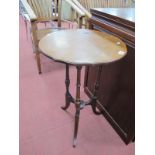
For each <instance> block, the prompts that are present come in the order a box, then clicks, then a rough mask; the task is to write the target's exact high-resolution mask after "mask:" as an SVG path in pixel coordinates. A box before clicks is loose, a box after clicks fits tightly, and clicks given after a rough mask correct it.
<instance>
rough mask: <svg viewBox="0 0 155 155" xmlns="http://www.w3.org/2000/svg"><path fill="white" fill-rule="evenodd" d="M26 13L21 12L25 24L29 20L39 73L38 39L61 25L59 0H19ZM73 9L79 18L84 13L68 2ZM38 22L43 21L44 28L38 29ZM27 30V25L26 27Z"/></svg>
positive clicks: (58, 28)
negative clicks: (56, 22) (56, 24)
mask: <svg viewBox="0 0 155 155" xmlns="http://www.w3.org/2000/svg"><path fill="white" fill-rule="evenodd" d="M21 2H22V4H23V6H24V8H25V10H26V12H27V14H25V13H24V14H23V16H24V19H25V24H26V25H27V21H29V23H30V25H31V30H30V32H31V39H32V45H33V51H34V53H35V54H36V60H37V67H38V72H39V74H40V73H41V62H40V51H39V48H38V42H39V40H40V39H41V38H42V37H43V36H45V35H46V34H48V33H52V32H55V31H57V30H60V29H62V28H60V27H61V0H21ZM69 5H70V6H71V7H73V9H75V10H76V11H77V12H78V14H79V18H81V16H83V15H84V14H83V13H82V12H80V11H79V9H78V8H77V7H74V4H73V3H69ZM53 21H58V26H55V25H54V24H53ZM47 22H50V23H51V26H52V27H51V28H46V23H47ZM38 23H45V28H43V29H38V27H37V24H38ZM26 30H27V27H26Z"/></svg>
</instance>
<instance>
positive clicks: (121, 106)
mask: <svg viewBox="0 0 155 155" xmlns="http://www.w3.org/2000/svg"><path fill="white" fill-rule="evenodd" d="M91 13H92V18H91V19H90V20H89V23H90V25H89V27H90V29H95V30H99V31H104V32H108V33H109V34H112V35H115V36H117V37H119V38H120V39H122V40H123V41H124V42H125V43H126V45H127V49H128V53H127V55H126V57H124V58H123V59H122V60H120V61H118V62H115V63H113V64H109V65H103V66H102V73H101V80H100V86H99V91H98V93H97V98H98V108H99V109H100V110H102V111H103V115H104V117H105V118H106V119H107V120H108V121H109V123H110V124H111V125H112V127H113V128H114V129H115V130H116V132H117V133H118V134H119V135H120V137H121V138H122V139H123V140H124V142H125V143H126V144H128V143H129V142H130V141H132V140H133V139H134V133H135V22H134V19H135V18H134V9H126V8H125V9H123V8H120V9H113V8H111V9H109V8H108V9H92V10H91ZM96 76H97V67H91V66H89V67H86V72H85V84H84V85H85V92H86V93H87V94H88V96H90V97H92V96H93V87H94V84H95V79H96Z"/></svg>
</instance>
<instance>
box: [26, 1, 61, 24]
mask: <svg viewBox="0 0 155 155" xmlns="http://www.w3.org/2000/svg"><path fill="white" fill-rule="evenodd" d="M58 1H59V0H27V2H28V3H29V5H30V7H31V8H32V10H33V11H34V13H35V14H36V16H37V18H38V21H50V20H54V19H57V18H58V4H59V3H58Z"/></svg>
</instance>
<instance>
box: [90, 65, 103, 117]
mask: <svg viewBox="0 0 155 155" xmlns="http://www.w3.org/2000/svg"><path fill="white" fill-rule="evenodd" d="M101 71H102V66H99V69H98V73H97V79H96V82H95V86H94V93H93V97H92V101H91V106H92V110H93V112H94V113H95V114H96V115H100V114H102V113H101V112H99V111H97V110H96V103H97V91H98V89H99V83H100V77H101Z"/></svg>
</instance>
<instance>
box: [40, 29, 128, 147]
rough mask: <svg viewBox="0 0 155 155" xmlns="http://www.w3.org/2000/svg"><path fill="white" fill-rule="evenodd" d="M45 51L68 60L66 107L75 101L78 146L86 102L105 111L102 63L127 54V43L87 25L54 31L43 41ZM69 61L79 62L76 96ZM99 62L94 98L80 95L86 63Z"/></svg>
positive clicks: (47, 54) (52, 57) (51, 55)
mask: <svg viewBox="0 0 155 155" xmlns="http://www.w3.org/2000/svg"><path fill="white" fill-rule="evenodd" d="M39 48H40V50H41V52H42V53H43V54H44V55H46V56H47V57H49V58H51V59H53V60H55V61H58V62H62V63H65V64H66V80H65V84H66V96H65V98H66V104H65V106H64V107H62V109H63V110H66V109H67V108H68V107H69V106H70V103H74V104H75V108H76V113H75V126H74V137H73V147H75V146H76V139H77V132H78V124H79V116H80V110H81V109H83V108H84V106H86V105H91V107H92V110H93V112H94V113H95V114H96V115H99V114H101V112H99V111H97V110H96V103H97V102H96V101H97V97H96V95H97V91H98V87H99V82H100V76H101V69H102V65H104V64H108V63H112V62H115V61H118V60H120V59H121V58H123V57H124V56H125V55H126V53H127V49H126V45H125V44H124V42H122V41H121V40H120V39H119V38H116V37H114V36H112V35H109V34H107V33H105V32H99V31H94V30H87V29H75V30H73V29H72V30H62V31H57V32H54V33H50V34H48V35H46V36H45V37H43V38H42V39H41V40H40V42H39ZM69 65H74V66H76V69H77V84H76V98H75V99H74V98H73V97H72V95H71V94H70V92H69V84H70V79H69ZM87 65H98V66H99V67H98V75H97V79H96V82H95V86H94V94H93V97H92V98H91V99H90V101H87V102H85V101H83V100H81V98H80V81H81V69H82V66H87Z"/></svg>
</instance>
